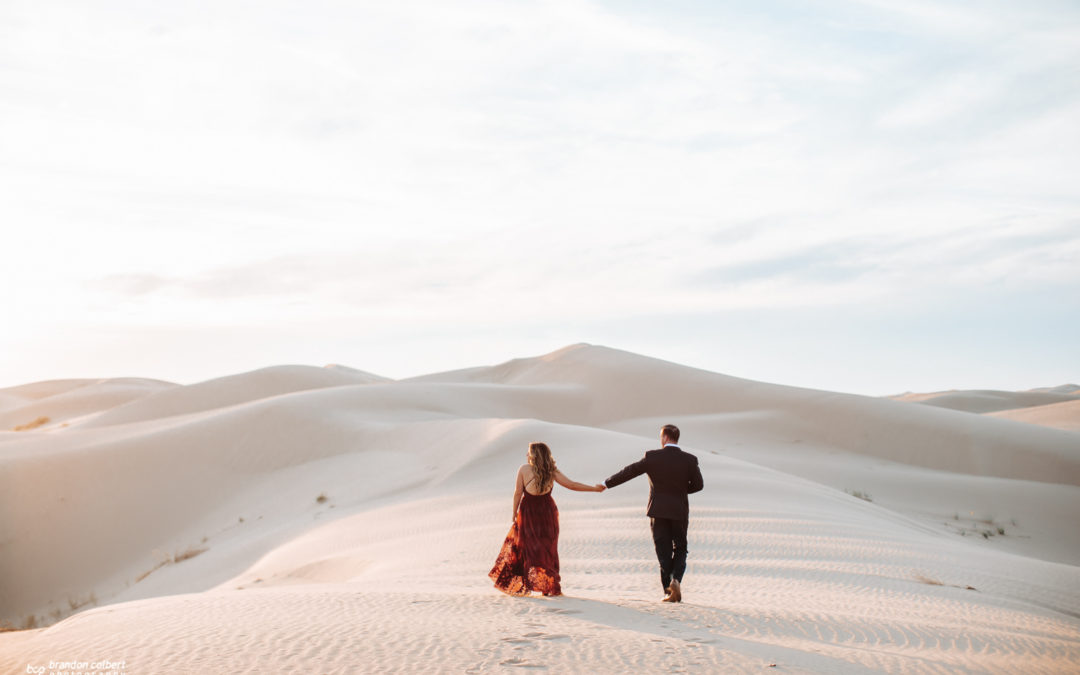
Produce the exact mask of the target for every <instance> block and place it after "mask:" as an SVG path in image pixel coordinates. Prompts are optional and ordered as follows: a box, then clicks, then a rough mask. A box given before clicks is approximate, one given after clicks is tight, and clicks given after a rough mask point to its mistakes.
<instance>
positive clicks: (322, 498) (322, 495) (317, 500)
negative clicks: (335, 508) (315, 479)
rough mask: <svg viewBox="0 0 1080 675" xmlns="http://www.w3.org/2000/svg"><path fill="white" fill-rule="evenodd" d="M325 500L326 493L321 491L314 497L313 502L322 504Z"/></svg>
mask: <svg viewBox="0 0 1080 675" xmlns="http://www.w3.org/2000/svg"><path fill="white" fill-rule="evenodd" d="M326 500H327V496H326V493H325V492H321V493H319V496H318V497H316V498H315V503H316V504H324V503H326Z"/></svg>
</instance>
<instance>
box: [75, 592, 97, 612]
mask: <svg viewBox="0 0 1080 675" xmlns="http://www.w3.org/2000/svg"><path fill="white" fill-rule="evenodd" d="M96 604H97V596H96V595H94V592H93V591H91V592H90V595H88V596H86V599H83V598H75V599H74V600H72V599H71V598H68V607H70V608H71V611H73V612H74V611H75V610H77V609H79V608H80V607H86V606H87V605H96Z"/></svg>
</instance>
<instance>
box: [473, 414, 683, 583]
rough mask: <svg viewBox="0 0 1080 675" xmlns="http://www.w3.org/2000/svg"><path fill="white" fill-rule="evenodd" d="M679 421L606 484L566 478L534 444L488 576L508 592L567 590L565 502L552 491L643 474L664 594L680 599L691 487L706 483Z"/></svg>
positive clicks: (584, 488)
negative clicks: (562, 530) (562, 570)
mask: <svg viewBox="0 0 1080 675" xmlns="http://www.w3.org/2000/svg"><path fill="white" fill-rule="evenodd" d="M678 443H679V429H678V428H677V427H676V426H674V425H672V424H667V425H664V427H663V428H662V429H661V430H660V444H661V446H662V447H661V448H660V449H659V450H649V451H648V452H646V453H645V456H644V457H643V458H642V459H641V460H640V461H637V462H634V463H633V464H631V465H629V466H627V467H626V468H624V469H623V470H622V471H619V472H618V473H616V474H615V475H613V476H611V477H610V478H608V479H607V480H605V481H604V482H603V484H600V485H585V484H584V483H578V482H576V481H572V480H570V479H569V478H567V477H566V476H565V475H563V473H562V472H561V471H559V469H558V468H557V467H556V466H555V460H554V459H553V458H552V456H551V449H550V448H548V446H547V445H545V444H544V443H531V444H530V445H529V454H528V463H527V464H523V465H522V466H521V468H520V469H518V473H517V482H516V483H515V486H514V524H513V525H512V526H511V527H510V532H509V533H508V534H507V535H506V540H505V541H504V542H503V547H502V550H500V551H499V557H498V558H497V559H496V561H495V566H494V567H492V569H491V572H489V573H488V576H489V577H491V579H492V580H494V581H495V587H496V588H498V589H499V590H501V591H503V592H504V593H508V594H510V595H528V594H529V593H531V592H533V591H538V592H540V593H543V594H544V595H562V587H561V584H560V578H559V510H558V508H557V507H556V506H555V500H554V499H552V497H551V491H552V489H553V488H554V487H555V483H558V484H559V485H562V486H563V487H565V488H567V489H569V490H574V491H577V492H603V491H604V490H605V489H607V488H612V487H615V486H616V485H621V484H622V483H625V482H626V481H628V480H630V479H632V478H636V477H638V476H640V475H641V474H646V475H648V477H649V508H648V516H649V523H650V525H651V527H652V536H653V544H654V545H655V546H656V558H657V560H658V561H659V563H660V582H661V584H663V587H664V592H665V593H666V595H665V596H664V602H680V601H681V600H682V589H681V583H682V578H683V573H684V572H685V571H686V529H687V525H688V524H689V515H690V506H689V500H688V499H687V497H686V496H687V495H688V494H690V493H693V492H698V491H700V490H701V489H702V487H703V486H704V483H703V481H702V478H701V469H700V468H699V467H698V460H697V457H695V456H694V455H691V454H690V453H688V452H683V450H682V449H681V448H679V445H678Z"/></svg>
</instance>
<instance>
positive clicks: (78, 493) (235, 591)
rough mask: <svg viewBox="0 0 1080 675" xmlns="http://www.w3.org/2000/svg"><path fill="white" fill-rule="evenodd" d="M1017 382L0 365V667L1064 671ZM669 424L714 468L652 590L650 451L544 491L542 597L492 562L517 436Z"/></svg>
mask: <svg viewBox="0 0 1080 675" xmlns="http://www.w3.org/2000/svg"><path fill="white" fill-rule="evenodd" d="M359 365H363V364H359ZM1014 393H1015V394H1016V396H1014V397H1012V398H1011V399H1010V398H1009V397H1008V396H1004V395H1002V394H1001V393H997V394H994V395H991V396H988V395H985V394H979V395H975V394H969V395H966V396H967V404H968V405H967V406H966V407H964V406H957V405H944V406H943V405H933V404H927V400H926V399H931V400H932V399H933V398H934V397H933V396H931V395H923V396H924V397H925V398H924V400H922V402H913V401H918V400H919V399H918V398H917V396H918V395H911V396H909V398H908V400H893V399H890V398H875V397H867V396H856V395H851V394H842V393H835V392H826V391H816V390H810V389H801V388H794V387H787V386H782V385H777V384H767V383H762V382H754V381H749V380H743V379H739V378H734V377H729V376H725V375H721V374H717V373H711V372H706V371H702V370H697V369H694V368H689V367H686V366H681V365H677V364H674V363H669V362H665V361H659V360H656V359H651V358H647V357H644V356H638V355H635V354H631V353H627V352H622V351H618V350H614V349H609V348H605V347H597V346H591V345H574V346H571V347H567V348H565V349H562V350H559V351H557V352H554V353H551V354H548V355H545V356H541V357H535V358H524V359H517V360H514V361H510V362H507V363H503V364H500V365H496V366H490V367H478V368H472V369H467V370H462V371H455V372H449V373H439V374H434V375H430V376H425V377H418V378H412V379H408V380H400V381H391V380H387V379H386V378H382V377H379V376H376V375H372V374H370V373H366V372H363V371H359V370H354V369H351V368H346V367H342V366H333V367H325V368H319V367H314V366H278V367H272V368H266V369H262V370H258V371H254V372H249V373H242V374H239V375H231V376H228V377H223V378H219V379H215V380H209V381H206V382H201V383H198V384H193V385H189V386H181V385H176V384H171V383H167V382H161V381H157V380H145V379H132V378H124V379H106V380H64V381H52V382H42V383H35V384H30V385H24V386H21V387H13V388H9V389H4V390H0V428H3V429H14V428H16V427H20V426H23V427H30V428H27V429H26V430H23V431H13V430H9V431H0V621H2V622H6V623H7V624H9V625H11V626H14V627H18V628H27V629H25V630H16V631H11V632H4V633H0V672H3V673H8V672H11V673H16V672H18V673H23V672H28V671H27V668H28V667H30V668H31V669H33V668H37V667H45V668H46V670H45V671H44V672H48V670H47V668H48V666H49V664H50V662H59V661H84V662H87V663H88V664H94V663H97V664H100V663H101V662H102V661H106V660H107V661H109V662H112V664H111V665H113V666H115V665H116V664H117V663H119V664H120V666H121V667H120V668H119V669H120V670H121V672H125V673H130V674H135V673H203V672H296V673H356V672H471V673H475V672H488V671H508V672H509V671H514V670H516V669H526V670H533V669H535V670H543V669H547V670H551V671H554V672H594V673H595V672H629V671H647V672H756V671H762V670H764V671H766V672H770V671H773V670H775V671H776V672H794V673H803V672H812V673H862V672H897V673H957V672H980V673H981V672H1001V673H1006V672H1009V673H1016V672H1023V673H1063V672H1076V671H1077V670H1080V527H1077V522H1080V431H1078V430H1077V428H1076V427H1069V426H1067V425H1065V424H1064V423H1063V422H1061V420H1068V419H1075V418H1070V415H1075V410H1076V408H1075V407H1070V406H1075V401H1080V398H1077V397H1076V396H1075V395H1074V394H1073V393H1070V392H1067V391H1044V392H1014ZM958 398H963V396H959V397H958V396H953V397H952V403H954V404H955V403H956V402H957V399H958ZM991 399H992V400H991ZM1064 399H1070V400H1064ZM1017 401H1019V402H1020V404H1018V405H1010V404H1009V403H1010V402H1011V403H1015V402H1017ZM973 402H974V403H973ZM939 403H942V401H939ZM1002 405H1004V406H1005V407H1000V406H1002ZM973 406H974V407H973ZM1055 406H1063V408H1062V410H1064V412H1063V411H1062V410H1057V409H1055ZM956 407H962V408H964V409H954V408H956ZM1017 409H1022V410H1023V411H1026V412H1023V414H1021V412H1022V411H1017ZM971 410H974V412H972V411H971ZM1003 411H1004V412H1003ZM977 413H988V414H977ZM1036 413H1038V414H1036ZM1025 416H1029V417H1030V416H1034V417H1032V418H1031V419H1027V418H1026V417H1025ZM1036 417H1037V418H1040V419H1043V422H1040V421H1038V419H1035V418H1036ZM1051 418H1053V420H1055V421H1056V422H1055V424H1050V425H1047V424H1045V420H1048V419H1051ZM667 422H670V423H674V424H677V425H679V427H680V428H681V429H682V432H683V439H682V440H683V443H682V446H683V448H684V449H685V450H687V451H689V452H692V453H694V454H696V455H697V456H698V457H699V459H700V462H701V467H702V473H703V475H704V478H705V490H704V491H703V492H701V493H699V494H695V495H692V496H691V498H690V502H691V525H690V535H689V542H690V556H689V565H688V570H687V574H686V578H685V579H684V582H683V595H684V602H683V603H682V604H678V605H670V604H663V603H661V602H659V600H660V598H661V597H662V591H661V589H660V584H659V579H658V576H659V575H658V574H657V571H656V561H655V557H654V555H653V551H652V543H651V540H650V538H649V531H648V520H647V518H646V517H645V515H644V512H645V501H646V496H647V492H648V484H647V482H646V480H645V479H644V478H640V479H638V480H636V481H633V482H631V483H629V484H627V485H624V486H621V487H618V488H615V489H613V490H609V491H607V492H604V493H602V494H591V493H572V492H569V491H566V490H563V489H561V488H556V491H555V499H556V501H557V503H558V505H559V508H560V511H561V526H562V534H561V539H560V554H561V560H562V577H563V589H564V592H565V593H566V595H565V596H564V597H559V598H541V597H533V598H512V597H508V596H505V595H503V594H501V593H499V592H498V591H497V590H495V589H493V588H492V585H491V582H490V580H489V579H488V578H487V576H486V575H487V571H488V570H489V569H490V566H491V564H492V563H493V562H494V559H495V555H496V553H497V552H498V549H499V546H500V545H501V543H502V539H503V537H504V536H505V534H506V530H507V529H508V527H509V525H510V520H511V513H510V510H511V497H512V491H513V479H514V473H515V470H516V468H517V466H518V465H520V464H521V463H522V462H523V461H524V457H525V452H526V449H527V446H528V443H529V442H531V441H544V442H546V443H548V444H549V445H550V446H551V448H552V450H553V452H554V455H555V457H556V460H557V461H558V463H559V467H560V468H561V469H562V470H563V472H564V473H566V474H567V475H568V476H569V477H571V478H573V479H575V480H579V481H583V482H598V481H601V480H602V479H604V478H605V477H607V476H608V475H610V474H612V473H614V472H615V471H616V470H618V469H620V468H622V467H623V466H624V465H626V464H628V463H630V462H633V461H635V460H637V459H639V458H640V457H641V454H642V453H643V451H645V450H647V449H650V448H653V447H656V446H657V437H658V431H659V427H660V425H661V424H663V423H667ZM1029 422H1033V423H1029ZM1055 426H1058V427H1063V428H1055ZM87 667H89V666H87ZM102 668H104V666H101V668H99V671H101V669H102Z"/></svg>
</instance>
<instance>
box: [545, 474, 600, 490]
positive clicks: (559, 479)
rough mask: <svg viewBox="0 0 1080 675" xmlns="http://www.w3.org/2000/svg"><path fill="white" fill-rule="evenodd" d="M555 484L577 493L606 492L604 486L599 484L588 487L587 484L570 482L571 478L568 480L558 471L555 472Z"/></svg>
mask: <svg viewBox="0 0 1080 675" xmlns="http://www.w3.org/2000/svg"><path fill="white" fill-rule="evenodd" d="M555 482H556V483H558V484H559V485H561V486H563V487H564V488H566V489H568V490H573V491H575V492H603V491H604V486H603V485H599V484H597V485H586V484H585V483H579V482H577V481H576V480H570V479H569V478H567V477H566V476H564V475H563V472H562V471H559V470H558V469H556V470H555Z"/></svg>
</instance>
